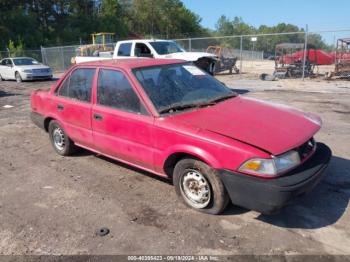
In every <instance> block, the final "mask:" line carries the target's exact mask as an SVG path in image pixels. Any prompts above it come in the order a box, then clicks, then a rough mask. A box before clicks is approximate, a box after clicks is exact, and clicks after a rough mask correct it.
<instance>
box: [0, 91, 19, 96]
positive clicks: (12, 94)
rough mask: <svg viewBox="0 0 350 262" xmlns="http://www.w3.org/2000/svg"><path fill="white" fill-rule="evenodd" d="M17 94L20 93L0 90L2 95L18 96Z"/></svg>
mask: <svg viewBox="0 0 350 262" xmlns="http://www.w3.org/2000/svg"><path fill="white" fill-rule="evenodd" d="M17 95H19V94H16V93H11V92H5V91H2V90H0V97H7V96H17Z"/></svg>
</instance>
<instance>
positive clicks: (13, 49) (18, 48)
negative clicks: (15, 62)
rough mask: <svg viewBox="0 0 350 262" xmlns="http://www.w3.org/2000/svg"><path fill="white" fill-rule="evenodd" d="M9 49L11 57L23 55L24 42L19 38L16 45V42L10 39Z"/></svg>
mask: <svg viewBox="0 0 350 262" xmlns="http://www.w3.org/2000/svg"><path fill="white" fill-rule="evenodd" d="M8 51H9V52H10V56H11V57H15V56H22V55H23V51H24V44H23V42H22V41H21V40H19V41H18V44H17V45H15V43H14V42H13V41H12V40H11V39H10V40H9V43H8Z"/></svg>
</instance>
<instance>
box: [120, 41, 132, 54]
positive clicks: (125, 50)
mask: <svg viewBox="0 0 350 262" xmlns="http://www.w3.org/2000/svg"><path fill="white" fill-rule="evenodd" d="M130 52H131V43H125V44H120V46H119V50H118V56H130Z"/></svg>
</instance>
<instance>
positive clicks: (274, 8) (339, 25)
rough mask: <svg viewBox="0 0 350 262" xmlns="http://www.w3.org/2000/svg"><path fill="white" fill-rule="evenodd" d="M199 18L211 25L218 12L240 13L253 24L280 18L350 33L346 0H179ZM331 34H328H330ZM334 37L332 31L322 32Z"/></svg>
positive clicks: (349, 4)
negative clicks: (347, 30) (345, 30)
mask: <svg viewBox="0 0 350 262" xmlns="http://www.w3.org/2000/svg"><path fill="white" fill-rule="evenodd" d="M182 1H183V3H184V4H185V6H186V7H187V8H189V9H190V10H192V11H193V12H195V13H196V14H198V15H199V16H200V17H201V18H202V25H203V26H204V27H208V28H211V29H215V24H216V22H217V20H218V18H219V17H220V16H221V15H226V16H227V17H228V18H230V19H232V18H234V17H235V16H240V17H242V18H243V20H244V21H245V22H246V23H248V24H250V25H253V26H260V25H262V24H265V25H268V26H271V25H276V24H277V23H280V22H285V23H291V24H295V25H297V26H299V27H302V28H305V25H306V24H308V26H309V31H319V30H336V29H349V32H347V33H337V34H336V37H338V36H339V37H346V36H348V37H350V0H336V1H330V0H317V1H316V0H292V1H286V0H279V1H276V0H260V1H259V0H246V1H243V0H182ZM330 35H331V36H330ZM324 37H325V38H332V39H333V37H334V33H332V34H325V36H324Z"/></svg>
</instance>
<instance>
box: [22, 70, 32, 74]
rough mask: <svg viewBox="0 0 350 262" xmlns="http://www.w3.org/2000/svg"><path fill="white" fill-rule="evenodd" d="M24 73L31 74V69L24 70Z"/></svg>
mask: <svg viewBox="0 0 350 262" xmlns="http://www.w3.org/2000/svg"><path fill="white" fill-rule="evenodd" d="M23 72H24V73H33V70H32V69H25V70H23Z"/></svg>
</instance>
